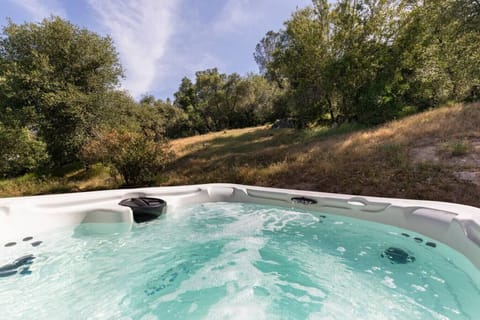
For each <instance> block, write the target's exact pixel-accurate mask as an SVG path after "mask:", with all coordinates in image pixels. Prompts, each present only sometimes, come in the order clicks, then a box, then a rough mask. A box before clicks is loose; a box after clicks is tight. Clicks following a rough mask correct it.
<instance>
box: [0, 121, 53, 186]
mask: <svg viewBox="0 0 480 320" xmlns="http://www.w3.org/2000/svg"><path fill="white" fill-rule="evenodd" d="M47 161H48V154H47V152H46V145H45V143H44V142H43V141H40V140H38V139H37V138H36V136H35V135H34V134H33V133H32V132H30V130H28V129H27V128H20V127H12V128H10V127H6V126H4V125H3V124H2V123H0V177H2V178H6V177H15V176H19V175H22V174H25V173H27V172H32V171H35V170H37V169H38V168H39V167H41V166H42V165H44V164H45V163H46V162H47Z"/></svg>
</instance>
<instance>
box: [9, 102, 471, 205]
mask: <svg viewBox="0 0 480 320" xmlns="http://www.w3.org/2000/svg"><path fill="white" fill-rule="evenodd" d="M479 123H480V104H470V105H460V104H459V105H454V106H448V107H443V108H439V109H436V110H432V111H428V112H425V113H422V114H417V115H414V116H410V117H407V118H404V119H401V120H398V121H393V122H390V123H388V124H385V125H383V126H380V127H378V128H372V129H368V130H359V129H358V128H355V127H348V126H346V127H340V128H336V129H327V128H315V129H308V130H304V131H296V130H293V129H279V130H273V129H269V128H268V127H256V128H246V129H237V130H229V131H225V132H224V131H221V132H216V133H210V134H207V135H202V136H195V137H189V138H184V139H177V140H174V141H172V148H173V149H174V151H175V152H176V159H175V161H174V162H173V163H172V164H171V165H170V166H169V167H168V168H167V169H166V171H165V173H164V175H163V178H162V180H161V181H158V183H157V184H158V185H182V184H195V183H211V182H230V183H243V184H252V185H260V186H272V187H282V188H292V189H303V190H315V191H324V192H338V193H349V194H358V195H373V196H390V197H400V198H412V199H430V200H439V201H450V202H458V203H464V204H470V205H474V206H478V207H480V198H479V197H478V194H480V186H479V185H475V184H473V183H471V182H468V181H464V180H460V179H459V178H458V174H457V175H456V174H455V173H456V172H459V171H462V172H464V171H480V130H478V124H479ZM455 141H461V144H462V146H463V145H468V146H469V148H468V153H467V154H463V153H462V152H457V151H458V150H459V148H457V147H455V146H454V147H453V149H452V152H455V153H456V154H457V155H456V156H455V157H445V156H444V153H445V151H444V148H445V145H449V143H451V142H455ZM442 146H443V147H442ZM475 146H478V147H475ZM442 148H443V149H442ZM460 149H461V148H460ZM427 150H428V151H429V152H430V153H429V154H427V153H426V151H427ZM442 150H443V151H442ZM462 150H463V149H462ZM442 152H443V153H442ZM466 160H468V161H466ZM96 170H97V171H96V172H93V173H92V172H89V173H87V172H85V171H82V170H79V171H74V172H73V173H71V174H70V175H67V176H65V177H63V178H58V179H53V180H52V179H51V180H48V181H40V180H38V179H37V178H35V179H37V180H35V179H33V178H32V177H30V178H28V177H27V178H20V179H14V180H4V181H0V194H2V195H23V194H39V193H51V192H66V191H76V190H92V189H104V188H115V187H118V186H119V184H118V182H116V181H114V180H112V179H111V178H110V176H109V174H108V171H107V170H106V169H105V168H103V167H99V168H97V169H96ZM22 179H23V180H24V181H22ZM15 188H16V189H15Z"/></svg>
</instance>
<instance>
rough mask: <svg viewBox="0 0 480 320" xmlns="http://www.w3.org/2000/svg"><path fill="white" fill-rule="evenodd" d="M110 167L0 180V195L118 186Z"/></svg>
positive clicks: (34, 193)
mask: <svg viewBox="0 0 480 320" xmlns="http://www.w3.org/2000/svg"><path fill="white" fill-rule="evenodd" d="M108 170H109V169H108V168H105V167H103V166H102V165H95V166H93V167H92V168H91V169H90V170H85V169H75V170H71V171H70V172H68V173H67V174H65V175H64V176H62V177H49V178H48V179H47V178H44V177H39V176H35V175H32V174H27V175H25V176H22V177H19V178H12V179H4V180H0V197H6V196H9V197H15V196H26V195H37V194H49V193H65V192H76V191H87V190H104V189H112V188H117V187H118V186H119V182H118V181H115V179H112V177H111V176H110V174H109V171H108Z"/></svg>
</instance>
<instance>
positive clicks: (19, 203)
mask: <svg viewBox="0 0 480 320" xmlns="http://www.w3.org/2000/svg"><path fill="white" fill-rule="evenodd" d="M132 197H155V198H161V199H163V200H165V201H166V202H167V208H166V214H169V213H170V214H171V213H173V212H174V211H175V208H177V207H179V206H184V205H190V204H198V203H205V202H244V203H256V204H267V205H275V206H283V207H290V208H291V207H294V208H302V209H308V210H309V211H311V212H322V213H331V214H337V215H341V216H349V217H353V218H357V219H363V220H368V221H374V222H378V223H383V224H388V225H393V226H396V227H399V228H403V229H407V230H411V231H414V232H417V233H420V234H423V235H425V236H428V237H430V238H432V239H435V240H437V241H440V242H443V243H445V244H446V245H448V246H450V247H452V248H453V249H455V250H457V251H459V252H461V253H462V254H463V255H465V256H466V257H467V258H468V259H469V260H470V261H471V262H472V263H473V265H475V266H476V267H477V269H480V209H478V208H475V207H470V206H465V205H459V204H454V203H446V202H435V201H419V200H406V199H391V198H379V197H363V196H362V197H358V196H351V195H345V194H333V193H322V192H309V191H299V190H286V189H274V188H262V187H253V186H245V185H237V184H204V185H192V186H181V187H159V188H142V189H122V190H108V191H95V192H83V193H70V194H61V195H47V196H34V197H21V198H3V199H0V240H1V241H9V240H14V239H18V238H19V237H23V236H25V235H29V236H34V235H36V234H39V233H43V232H46V231H49V230H52V229H55V228H58V227H63V226H74V225H78V224H81V223H123V225H125V226H127V227H128V226H129V225H131V224H132V223H134V222H133V214H132V210H131V209H130V208H128V207H124V206H120V205H118V203H119V202H120V201H121V200H122V199H126V198H132ZM294 197H306V198H309V199H313V200H316V202H317V203H315V204H310V205H306V204H302V203H298V202H295V201H292V198H294Z"/></svg>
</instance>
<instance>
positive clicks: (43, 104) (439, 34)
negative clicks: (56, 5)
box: [0, 0, 480, 184]
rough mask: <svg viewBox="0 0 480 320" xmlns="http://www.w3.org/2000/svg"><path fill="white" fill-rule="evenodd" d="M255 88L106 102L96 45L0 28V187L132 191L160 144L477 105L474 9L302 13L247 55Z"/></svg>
mask: <svg viewBox="0 0 480 320" xmlns="http://www.w3.org/2000/svg"><path fill="white" fill-rule="evenodd" d="M254 58H255V60H256V62H257V63H258V65H259V67H260V75H256V74H249V75H246V76H241V75H238V74H236V73H233V74H223V73H221V72H219V71H218V70H217V69H216V68H212V69H207V70H204V71H198V72H197V73H196V75H195V79H193V80H191V79H188V78H184V79H182V81H181V83H180V85H179V89H178V91H177V92H176V93H175V94H174V100H173V101H170V100H168V99H167V101H162V100H160V99H156V98H155V97H153V96H151V95H145V96H143V97H142V99H141V100H140V101H138V102H137V101H135V100H134V99H133V98H132V97H131V96H129V95H128V93H126V92H124V91H120V90H119V89H118V84H119V80H120V79H121V78H122V77H123V69H122V66H121V65H120V63H119V59H118V53H117V52H116V49H115V47H114V44H113V42H112V40H111V39H110V38H109V37H101V36H99V35H97V34H95V33H93V32H91V31H89V30H86V29H81V28H78V27H76V26H74V25H72V24H71V23H69V22H68V21H65V20H62V19H61V18H50V19H45V20H44V21H42V22H41V23H25V24H21V25H18V24H15V23H12V22H9V23H8V24H7V26H6V27H4V28H3V34H2V35H1V37H0V177H10V176H17V175H21V174H24V173H27V172H41V173H44V174H50V173H51V172H55V171H57V170H58V168H61V167H63V166H65V165H66V164H70V163H75V162H82V163H83V164H85V166H87V167H88V166H90V165H91V164H92V163H95V162H99V161H101V162H104V163H105V164H108V165H111V166H112V168H113V169H114V170H115V172H116V173H119V174H121V175H122V177H123V178H124V179H125V181H126V183H128V184H142V183H146V182H148V181H149V180H152V177H153V175H155V173H156V172H158V171H159V170H161V168H162V167H163V166H164V165H165V164H166V163H167V162H168V160H169V159H170V158H171V157H170V156H171V153H170V152H168V143H167V140H166V138H177V137H184V136H190V135H195V134H201V133H206V132H210V131H218V130H223V129H230V128H240V127H247V126H254V125H259V124H264V123H267V122H273V121H275V120H276V119H281V118H283V119H286V118H289V121H287V123H294V124H295V125H296V126H298V127H305V126H308V125H316V124H334V123H336V124H341V123H343V122H357V123H361V124H365V125H375V124H379V123H382V122H385V121H388V120H391V119H394V118H396V117H401V116H404V115H407V114H410V113H414V112H418V111H422V110H425V109H428V108H433V107H436V106H438V105H440V104H444V103H446V102H450V101H462V100H476V99H479V97H480V2H479V1H472V0H455V1H454V0H437V1H426V0H375V1H372V0H340V1H338V2H337V3H335V4H333V5H332V4H329V3H328V1H327V0H313V1H312V5H311V6H309V7H307V8H304V9H299V10H297V11H296V12H294V13H293V14H292V16H291V18H290V19H289V20H287V21H286V22H285V24H284V28H283V29H281V30H278V31H269V32H268V33H267V34H266V35H265V37H264V38H263V39H261V41H260V42H259V43H258V45H257V47H256V50H255V52H254Z"/></svg>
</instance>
